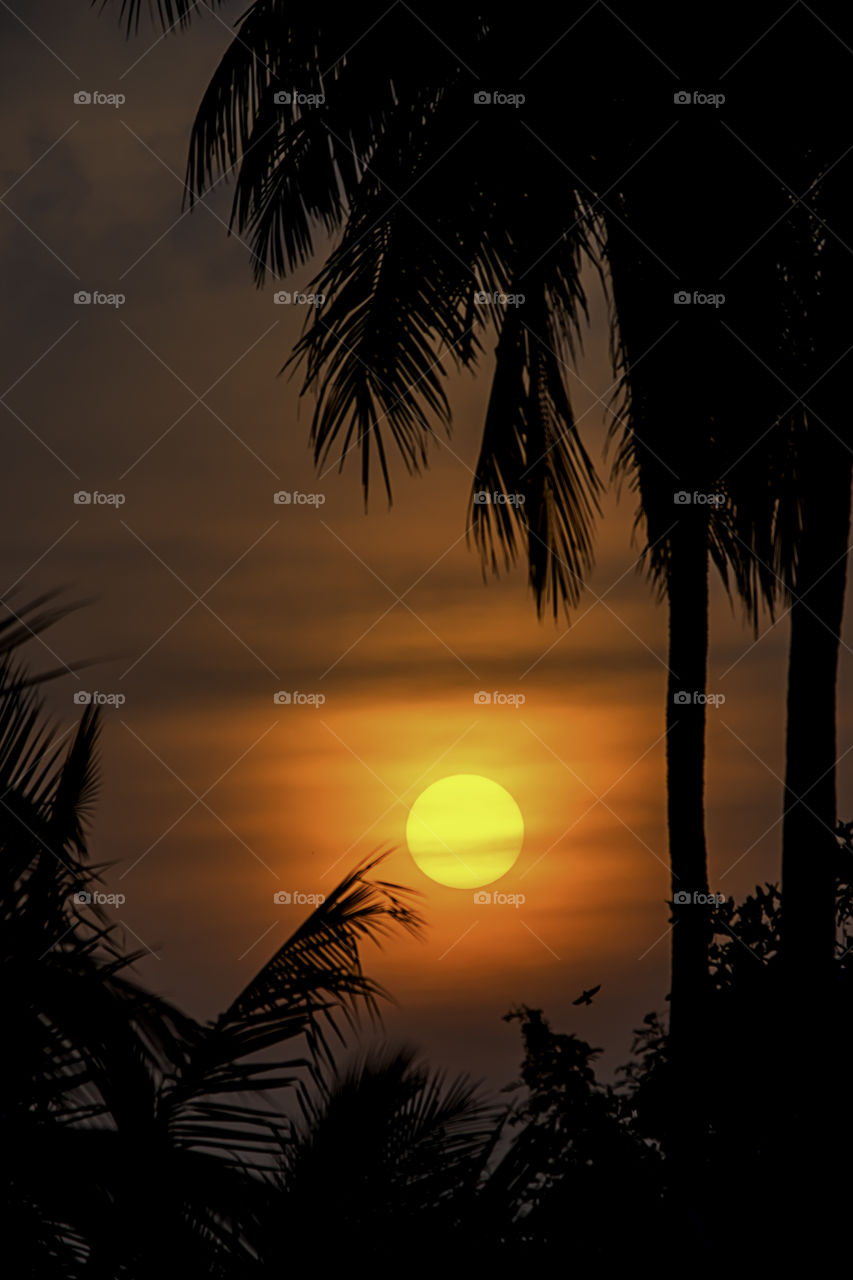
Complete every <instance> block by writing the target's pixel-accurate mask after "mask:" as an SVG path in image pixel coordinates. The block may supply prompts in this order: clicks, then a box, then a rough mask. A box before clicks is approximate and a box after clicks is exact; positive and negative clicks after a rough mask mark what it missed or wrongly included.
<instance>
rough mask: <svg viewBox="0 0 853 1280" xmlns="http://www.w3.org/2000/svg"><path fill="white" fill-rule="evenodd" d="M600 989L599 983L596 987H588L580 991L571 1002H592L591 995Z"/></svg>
mask: <svg viewBox="0 0 853 1280" xmlns="http://www.w3.org/2000/svg"><path fill="white" fill-rule="evenodd" d="M600 990H601V983H600V982H599V984H598V986H597V987H590V988H589V990H588V991H582V992H581V993H580V995H579V996H578V998H577V1000H573V1001H572V1004H592V997H593V996H596V995H598V993H599V991H600Z"/></svg>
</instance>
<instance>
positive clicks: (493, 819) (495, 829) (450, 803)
mask: <svg viewBox="0 0 853 1280" xmlns="http://www.w3.org/2000/svg"><path fill="white" fill-rule="evenodd" d="M523 840H524V819H523V818H522V816H521V810H520V809H519V807H518V805H517V804H516V803H515V801H514V800H513V798H512V796H511V795H510V794H509V792H508V791H507V790H505V788H504V787H502V786H500V785H499V783H497V782H492V781H491V779H490V778H482V777H480V775H479V774H476V773H456V774H453V775H452V776H451V777H449V778H441V779H440V780H439V781H438V782H434V783H433V784H432V786H429V787H427V789H426V791H422V792H421V794H420V795H419V796H418V798H417V800H416V801H415V803H414V804H413V805H412V807H411V809H410V810H409V818H408V821H407V823H406V843H407V844H408V846H409V852H410V853H411V855H412V857H413V858H414V860H415V862H416V863H417V865H418V866H419V867H420V869H421V871H423V873H424V875H427V876H429V877H430V879H431V880H437V881H438V883H439V884H446V885H449V886H450V887H451V888H453V889H475V888H477V886H478V885H482V884H491V882H492V881H493V880H499V879H500V877H501V876H503V875H506V873H507V871H509V869H510V867H511V866H513V864H514V863H515V860H516V858H517V857H518V855H519V853H520V852H521V845H522V842H523Z"/></svg>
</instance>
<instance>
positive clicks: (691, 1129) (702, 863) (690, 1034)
mask: <svg viewBox="0 0 853 1280" xmlns="http://www.w3.org/2000/svg"><path fill="white" fill-rule="evenodd" d="M668 592H669V679H668V685H667V712H666V726H667V750H666V760H667V805H668V824H669V858H670V870H671V881H672V900H673V912H672V921H673V927H672V981H671V988H670V1036H669V1041H670V1055H671V1061H672V1070H673V1096H672V1103H673V1142H674V1144H675V1146H676V1147H678V1148H680V1149H681V1151H682V1154H683V1155H685V1156H688V1157H689V1158H690V1163H691V1164H692V1163H693V1160H692V1156H691V1155H690V1152H689V1150H688V1149H689V1148H690V1147H691V1146H695V1145H696V1144H698V1143H700V1140H701V1135H700V1128H699V1127H700V1126H701V1124H702V1115H703V1107H702V1100H703V1099H704V1098H705V1097H706V1096H707V1095H706V1090H705V1089H704V1088H703V1087H702V1077H703V1073H704V1066H705V1062H706V1060H707V1055H706V1054H705V1053H703V1049H702V1045H703V1038H704V1035H705V1034H707V1016H708V1010H707V1003H708V1001H707V997H708V987H709V979H708V944H709V941H710V924H709V921H710V910H709V906H708V903H707V897H708V870H707V852H706V845H705V805H704V789H705V788H704V782H705V778H704V775H705V702H704V698H705V687H706V683H707V666H708V553H707V514H706V508H702V507H692V506H691V507H690V508H685V509H684V511H683V514H680V517H679V521H678V527H677V529H676V530H675V533H674V535H673V538H672V551H671V561H670V567H669V577H668ZM694 1122H695V1123H694ZM698 1154H699V1153H698V1151H695V1152H693V1155H698Z"/></svg>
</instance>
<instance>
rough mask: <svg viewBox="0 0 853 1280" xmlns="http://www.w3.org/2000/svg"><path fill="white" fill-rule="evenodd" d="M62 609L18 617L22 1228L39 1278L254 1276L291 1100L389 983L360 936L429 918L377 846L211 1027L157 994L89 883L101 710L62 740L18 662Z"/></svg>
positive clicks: (6, 1060)
mask: <svg viewBox="0 0 853 1280" xmlns="http://www.w3.org/2000/svg"><path fill="white" fill-rule="evenodd" d="M56 616H57V610H55V609H53V608H50V607H47V606H46V605H45V602H43V601H42V602H35V607H33V606H30V607H28V608H25V609H24V610H22V611H21V612H20V613H19V614H18V615H17V616H16V617H15V618H12V619H10V620H8V621H6V622H3V623H0V654H2V657H0V797H1V798H0V850H1V851H2V863H0V935H2V936H1V937H0V963H2V967H3V978H4V992H5V1000H4V1017H5V1024H6V1032H7V1036H8V1040H7V1050H6V1052H5V1053H4V1055H3V1064H2V1078H0V1107H2V1112H3V1116H2V1123H3V1131H4V1138H5V1142H4V1157H3V1174H4V1178H5V1183H6V1186H5V1190H6V1205H7V1208H6V1212H7V1215H8V1224H7V1225H8V1226H9V1228H10V1231H11V1230H12V1229H14V1234H15V1237H16V1239H17V1240H18V1243H19V1245H20V1247H21V1252H22V1254H23V1255H24V1256H27V1257H28V1259H29V1265H30V1267H31V1274H32V1275H33V1276H36V1275H37V1276H39V1277H48V1278H49V1277H52V1276H57V1277H58V1276H62V1277H77V1276H83V1275H85V1276H86V1277H98V1278H100V1277H103V1278H104V1280H106V1278H107V1277H110V1278H111V1280H115V1278H118V1277H122V1276H133V1277H135V1278H139V1280H142V1278H143V1277H145V1278H146V1280H147V1278H149V1277H150V1278H153V1277H154V1276H155V1275H159V1274H161V1273H162V1268H163V1259H164V1258H165V1257H169V1259H170V1264H172V1265H174V1264H175V1262H176V1260H179V1261H181V1262H184V1263H185V1264H186V1266H187V1269H188V1272H189V1273H191V1274H200V1273H201V1272H203V1273H204V1274H206V1275H211V1276H220V1277H231V1276H234V1277H236V1276H240V1277H243V1276H245V1275H246V1272H247V1269H248V1268H249V1267H250V1265H254V1262H255V1261H256V1256H257V1254H256V1248H255V1245H254V1244H253V1238H254V1235H255V1234H256V1232H257V1222H258V1221H259V1220H260V1218H261V1217H262V1215H263V1212H264V1208H265V1205H266V1204H267V1202H268V1200H269V1198H270V1197H271V1196H272V1194H273V1190H274V1183H273V1170H274V1166H275V1162H276V1160H277V1159H278V1156H279V1153H280V1151H281V1144H282V1141H283V1139H284V1138H286V1136H287V1121H286V1120H285V1119H284V1118H283V1117H282V1116H281V1115H279V1114H278V1113H277V1112H276V1110H275V1107H274V1105H273V1099H274V1098H275V1096H276V1093H277V1091H279V1093H278V1096H281V1094H280V1091H290V1092H291V1093H293V1094H294V1096H296V1097H300V1096H303V1095H306V1093H307V1092H308V1091H310V1090H317V1089H319V1090H321V1091H322V1090H323V1089H324V1088H327V1087H328V1085H327V1078H328V1073H329V1069H330V1067H331V1065H332V1061H333V1056H332V1051H333V1044H334V1042H335V1041H337V1042H338V1043H341V1044H344V1043H346V1039H347V1031H348V1029H351V1028H352V1027H353V1026H354V1025H355V1023H356V1022H357V1020H358V1018H359V1016H360V1015H361V1014H363V1013H368V1014H369V1015H371V1016H373V1017H375V1016H377V1015H378V1013H379V1001H380V1000H381V998H382V997H383V996H384V992H383V990H382V989H381V988H380V987H379V986H378V985H377V984H376V983H375V982H374V981H373V980H372V979H371V978H370V977H368V976H367V975H366V974H365V973H364V972H363V970H362V965H361V955H360V950H361V945H362V944H363V943H364V942H365V941H367V940H371V941H374V942H379V941H381V939H382V938H383V936H385V935H387V934H389V933H390V932H392V931H394V930H397V929H404V930H408V931H409V932H417V931H418V929H419V927H420V923H421V921H420V917H419V916H418V914H417V912H416V911H414V910H413V909H412V906H411V905H410V902H409V900H408V899H409V893H408V891H406V890H403V889H400V888H399V887H398V886H395V885H393V884H390V883H387V882H385V881H383V880H377V879H375V878H374V876H373V874H372V873H373V872H374V871H375V869H376V867H377V865H378V862H379V859H378V858H372V859H369V860H367V861H366V862H364V863H362V864H360V865H359V866H358V867H356V868H355V869H354V870H353V871H352V872H351V873H350V874H349V875H347V876H346V877H345V878H344V879H343V880H342V881H341V883H340V884H339V885H338V886H337V887H336V888H335V889H334V890H333V891H332V892H331V893H330V894H329V895H328V897H327V899H326V901H325V902H324V903H323V904H322V905H321V906H320V907H318V908H317V910H316V911H314V912H313V913H312V915H311V916H309V918H308V919H307V920H306V921H305V922H304V923H303V924H302V925H301V926H300V927H299V928H298V929H297V930H296V931H295V933H293V934H292V936H291V937H290V938H288V939H287V941H286V942H285V943H284V944H283V945H282V946H281V947H280V948H279V949H278V950H277V951H276V953H275V954H274V955H273V956H272V957H271V958H270V960H269V961H268V962H267V963H266V964H265V965H264V966H263V968H262V969H261V970H260V972H259V973H258V974H257V975H256V976H255V977H254V978H253V980H252V981H251V982H250V983H249V984H248V986H246V988H245V989H244V990H243V991H242V992H240V994H239V995H238V996H237V997H236V999H234V1000H233V1001H232V1002H231V1004H230V1005H229V1007H228V1008H227V1009H226V1010H225V1012H224V1013H222V1014H221V1015H220V1016H219V1018H217V1019H216V1020H215V1021H214V1022H212V1023H209V1024H203V1023H199V1022H197V1021H196V1020H195V1019H193V1018H191V1017H189V1016H188V1015H186V1014H184V1013H182V1012H181V1011H180V1010H178V1009H177V1008H175V1007H174V1006H173V1005H171V1004H169V1003H168V1002H167V1001H165V1000H162V999H160V998H158V997H156V996H154V995H152V994H151V993H150V992H148V991H147V990H146V989H145V988H144V987H142V986H140V985H139V983H138V982H137V981H135V980H134V978H133V977H132V976H131V973H130V970H131V967H132V965H133V964H134V962H135V961H136V960H137V959H138V958H139V955H140V953H135V954H134V953H127V952H126V951H125V950H124V948H123V947H122V946H121V945H120V940H119V937H118V931H117V927H116V926H115V925H114V924H110V923H109V922H108V921H107V920H106V919H105V917H104V915H103V913H102V909H101V908H100V907H99V906H98V905H97V900H96V899H93V894H92V890H93V889H94V888H95V887H96V886H97V883H98V876H97V869H96V868H94V867H93V866H92V865H91V863H90V861H89V857H88V851H87V837H86V827H87V824H88V819H89V814H90V809H91V804H92V801H93V799H94V795H95V792H96V787H97V761H96V754H95V744H96V740H97V736H98V729H99V723H98V715H97V712H96V711H95V710H93V709H92V708H91V707H87V708H86V709H85V711H84V712H83V715H82V716H81V719H80V721H79V723H78V725H77V726H76V729H75V730H74V731H73V733H72V734H71V736H70V737H69V738H68V741H67V742H66V741H64V740H63V738H64V736H63V737H60V736H59V734H58V732H57V731H56V730H55V729H54V728H52V727H51V726H50V725H49V724H48V723H47V722H46V721H45V718H44V715H43V708H42V698H41V694H40V692H39V690H38V688H37V685H38V683H39V681H38V679H36V678H33V677H30V676H28V674H27V672H26V670H25V669H24V668H23V667H22V666H21V665H20V663H19V661H18V658H17V651H18V649H19V648H20V646H21V644H22V643H23V642H24V641H25V640H26V639H27V638H28V637H29V636H30V635H31V634H33V632H34V631H38V630H40V629H42V628H43V627H44V626H47V625H49V624H50V622H51V621H54V620H55V619H56ZM18 619H20V621H19V620H18ZM285 1047H286V1050H285ZM283 1050H285V1053H284V1056H283V1052H282V1051H283ZM152 1222H153V1223H155V1224H156V1230H153V1231H152Z"/></svg>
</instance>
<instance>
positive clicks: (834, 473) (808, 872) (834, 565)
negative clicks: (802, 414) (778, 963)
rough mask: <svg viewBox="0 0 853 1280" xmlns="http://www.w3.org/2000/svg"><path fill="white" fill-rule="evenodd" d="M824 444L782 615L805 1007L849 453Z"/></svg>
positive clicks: (812, 977)
mask: <svg viewBox="0 0 853 1280" xmlns="http://www.w3.org/2000/svg"><path fill="white" fill-rule="evenodd" d="M818 430H819V431H820V430H821V429H820V428H818ZM827 439H828V445H826V446H824V447H821V448H819V447H818V445H817V444H816V443H815V444H813V445H812V446H811V448H810V449H809V456H808V459H807V465H809V466H810V472H811V474H810V476H809V478H808V490H807V495H806V497H805V500H804V502H803V539H802V551H801V554H800V559H799V562H798V566H797V585H796V590H795V593H794V599H793V603H792V606H791V644H790V653H789V662H788V704H787V716H788V721H787V734H786V763H785V817H784V824H783V848H782V883H783V889H784V905H783V929H784V947H785V957H786V965H787V970H788V975H789V985H790V986H791V988H792V991H791V994H792V995H793V996H794V997H795V998H796V995H797V993H800V994H805V993H808V996H809V999H810V1000H812V1001H813V1000H814V999H815V997H816V996H817V995H818V994H819V993H821V992H825V991H826V990H827V989H828V987H829V985H830V981H831V973H832V960H833V950H834V942H835V866H834V860H835V854H836V848H837V846H836V841H835V837H834V831H835V825H836V820H837V812H836V760H837V755H838V748H837V734H836V682H837V675H838V658H839V648H840V638H839V637H840V632H841V622H842V616H843V609H844V592H845V582H846V573H847V551H848V543H849V534H850V483H851V464H850V453H849V451H847V450H846V449H844V448H843V447H839V446H837V445H835V443H834V442H833V441H832V440H829V438H828V436H827ZM821 453H823V454H824V455H826V456H825V457H824V458H823V459H822V458H821V457H820V456H819V454H821ZM829 455H831V456H829Z"/></svg>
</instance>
